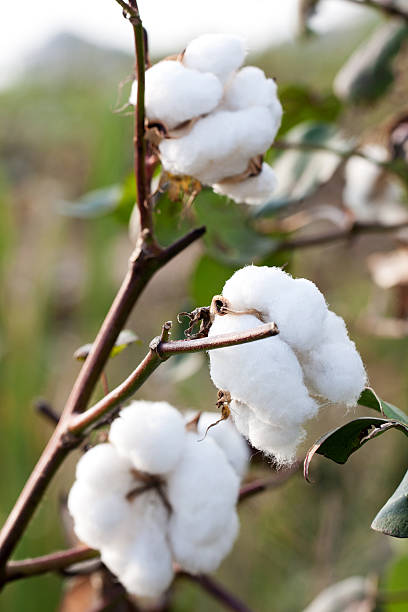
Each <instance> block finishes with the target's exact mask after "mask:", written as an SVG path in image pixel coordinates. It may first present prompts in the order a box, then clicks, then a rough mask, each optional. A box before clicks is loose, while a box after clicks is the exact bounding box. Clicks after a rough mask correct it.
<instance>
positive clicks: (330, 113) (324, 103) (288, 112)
mask: <svg viewBox="0 0 408 612" xmlns="http://www.w3.org/2000/svg"><path fill="white" fill-rule="evenodd" d="M279 99H280V101H281V104H282V107H283V108H284V109H285V112H284V113H283V117H282V125H281V127H280V129H279V138H282V136H283V135H284V134H286V132H288V131H289V130H291V129H292V128H294V127H295V126H296V125H299V124H300V123H304V122H306V121H319V122H322V121H323V122H325V123H331V122H334V121H335V120H336V119H337V117H338V115H339V113H340V111H341V108H342V103H341V102H340V100H339V99H338V98H337V97H336V96H335V95H333V94H331V93H330V94H322V93H321V92H319V95H316V90H315V89H312V88H309V87H307V86H305V85H302V84H298V83H297V84H296V85H295V84H293V83H291V84H289V85H280V86H279ZM272 150H273V146H272Z"/></svg>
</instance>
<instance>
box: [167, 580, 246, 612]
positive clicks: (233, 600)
mask: <svg viewBox="0 0 408 612" xmlns="http://www.w3.org/2000/svg"><path fill="white" fill-rule="evenodd" d="M178 575H179V576H180V577H182V578H187V579H188V580H191V581H192V582H195V583H196V584H199V585H200V586H201V588H203V589H204V591H207V593H209V594H210V595H212V596H213V597H214V598H215V599H217V600H218V601H219V602H220V604H221V605H222V606H223V607H224V608H226V609H227V610H235V612H251V609H250V608H248V606H247V605H246V604H244V603H243V602H242V601H240V600H239V599H238V598H237V597H236V596H235V595H233V594H232V593H230V592H229V591H227V589H226V588H225V587H224V586H223V585H222V584H220V583H219V582H217V581H216V580H215V579H214V578H213V577H212V576H206V575H204V574H198V575H192V574H188V573H186V572H183V571H181V572H179V574H178Z"/></svg>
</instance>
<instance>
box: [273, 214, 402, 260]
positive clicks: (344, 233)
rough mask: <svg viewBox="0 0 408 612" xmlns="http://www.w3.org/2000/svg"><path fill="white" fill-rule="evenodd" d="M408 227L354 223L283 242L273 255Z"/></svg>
mask: <svg viewBox="0 0 408 612" xmlns="http://www.w3.org/2000/svg"><path fill="white" fill-rule="evenodd" d="M405 227H408V221H402V222H401V223H392V224H384V223H380V222H379V221H372V222H366V221H354V223H351V224H350V225H348V227H346V228H342V229H336V230H331V231H329V232H326V233H324V234H318V235H316V236H305V237H303V238H293V240H282V241H281V242H278V243H277V244H276V246H275V247H274V248H273V250H272V252H273V253H280V252H282V251H292V250H294V249H304V248H307V247H312V246H318V245H320V244H330V243H332V242H337V241H339V240H348V239H350V238H354V237H355V236H358V235H361V234H373V233H388V232H396V231H398V230H400V229H404V228H405Z"/></svg>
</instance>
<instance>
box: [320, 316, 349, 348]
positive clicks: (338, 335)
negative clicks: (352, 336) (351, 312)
mask: <svg viewBox="0 0 408 612" xmlns="http://www.w3.org/2000/svg"><path fill="white" fill-rule="evenodd" d="M321 341H322V342H324V343H328V342H329V343H333V342H348V341H349V336H348V332H347V327H346V324H345V322H344V319H343V318H342V317H339V316H338V315H336V314H335V313H334V312H332V311H331V310H328V311H327V315H326V318H325V320H324V324H323V329H322V338H321Z"/></svg>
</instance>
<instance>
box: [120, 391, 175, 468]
mask: <svg viewBox="0 0 408 612" xmlns="http://www.w3.org/2000/svg"><path fill="white" fill-rule="evenodd" d="M184 426H185V423H184V420H183V417H182V416H181V414H180V413H179V412H178V411H177V410H176V409H175V408H173V407H172V406H170V404H168V403H167V402H145V401H134V402H132V403H131V404H130V405H129V406H127V407H126V408H124V409H123V410H121V412H120V414H119V418H117V419H116V420H115V421H114V422H113V423H112V425H111V428H110V432H109V440H110V442H111V443H112V444H113V445H114V446H115V448H116V449H117V451H118V453H119V454H120V455H122V456H124V457H126V458H129V459H130V460H131V462H132V464H133V466H134V467H135V468H136V469H137V470H141V471H142V472H149V473H150V474H165V473H167V472H169V471H170V470H172V469H173V468H174V467H175V465H176V463H177V462H178V461H179V459H180V457H181V454H182V452H183V449H184V444H185V427H184Z"/></svg>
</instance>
